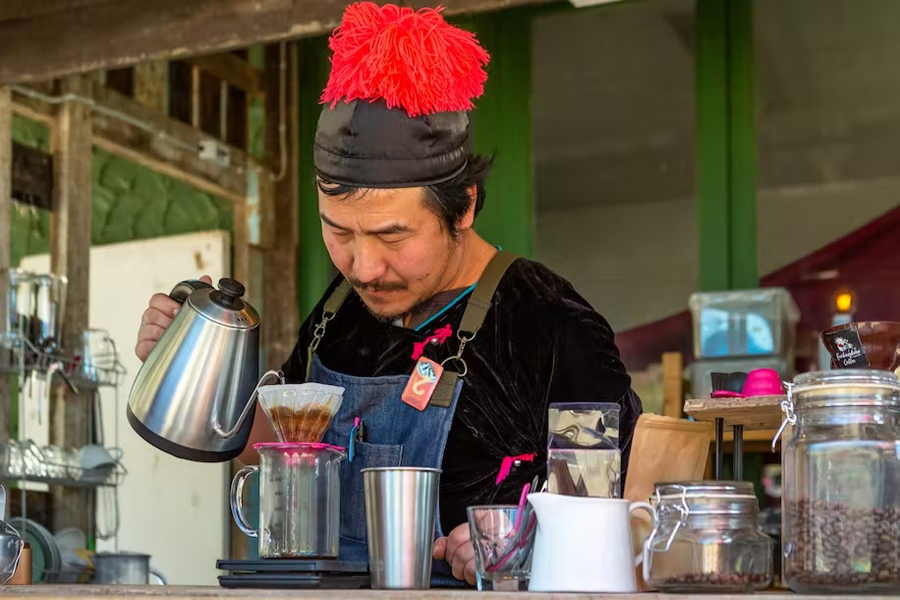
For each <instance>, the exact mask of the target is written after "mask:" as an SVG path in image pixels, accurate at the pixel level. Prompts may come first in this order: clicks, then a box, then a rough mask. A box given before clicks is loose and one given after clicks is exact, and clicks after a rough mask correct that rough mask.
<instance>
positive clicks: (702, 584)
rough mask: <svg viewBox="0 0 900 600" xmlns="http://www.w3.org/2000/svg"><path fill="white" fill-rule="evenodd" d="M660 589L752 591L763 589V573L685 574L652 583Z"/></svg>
mask: <svg viewBox="0 0 900 600" xmlns="http://www.w3.org/2000/svg"><path fill="white" fill-rule="evenodd" d="M654 583H655V584H656V586H657V587H659V588H660V589H671V590H690V589H694V588H710V587H715V588H719V589H735V590H752V589H754V588H761V587H765V586H766V585H768V583H769V578H768V577H767V576H766V574H765V573H685V574H683V575H677V576H675V577H668V578H666V579H663V580H662V581H657V582H654Z"/></svg>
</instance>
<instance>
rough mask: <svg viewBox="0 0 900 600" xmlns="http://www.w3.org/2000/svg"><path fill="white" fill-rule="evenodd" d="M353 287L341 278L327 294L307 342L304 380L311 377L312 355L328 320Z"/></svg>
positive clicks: (323, 333)
mask: <svg viewBox="0 0 900 600" xmlns="http://www.w3.org/2000/svg"><path fill="white" fill-rule="evenodd" d="M352 289H353V287H352V286H351V285H350V282H348V281H347V280H346V279H342V280H341V283H340V284H338V286H337V288H335V290H334V291H333V292H331V295H330V296H328V300H326V301H325V306H324V307H323V308H322V320H321V321H319V323H318V325H316V329H315V331H314V332H313V339H312V341H311V342H310V343H309V348H307V349H306V381H307V382H309V380H310V379H311V378H312V366H313V357H315V355H316V349H318V347H319V344H320V343H321V342H322V338H323V337H325V328H326V327H327V326H328V322H329V321H331V320H332V319H333V318H334V315H336V314H337V312H338V311H339V310H340V309H341V306H343V304H344V301H345V300H346V299H347V296H349V295H350V291H351V290H352Z"/></svg>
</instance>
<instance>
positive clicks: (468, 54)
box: [136, 3, 641, 583]
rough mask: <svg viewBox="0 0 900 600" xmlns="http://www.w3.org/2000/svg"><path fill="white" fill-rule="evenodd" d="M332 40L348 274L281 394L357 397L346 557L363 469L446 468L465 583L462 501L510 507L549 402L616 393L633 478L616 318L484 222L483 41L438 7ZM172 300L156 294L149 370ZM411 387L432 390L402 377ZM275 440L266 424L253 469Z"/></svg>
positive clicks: (305, 335)
mask: <svg viewBox="0 0 900 600" xmlns="http://www.w3.org/2000/svg"><path fill="white" fill-rule="evenodd" d="M331 49H332V50H333V52H334V57H333V60H332V71H331V77H330V79H329V82H328V85H327V87H326V89H325V92H324V94H323V101H324V102H326V103H328V104H327V105H326V106H325V107H324V108H323V111H322V114H321V117H320V119H319V124H318V129H317V131H316V140H315V144H316V145H315V152H314V159H315V167H316V171H317V180H316V185H317V187H318V196H319V213H320V217H321V221H322V236H323V238H324V241H325V245H326V247H327V248H328V253H329V255H330V257H331V259H332V261H333V262H334V264H335V265H336V267H337V268H338V270H339V271H340V273H341V277H339V278H337V279H336V280H335V281H334V282H332V284H331V285H330V286H329V289H328V290H327V291H326V292H325V294H324V296H323V297H322V300H321V301H320V302H319V304H318V305H317V306H316V307H315V309H314V310H313V312H312V314H311V315H310V317H309V319H308V320H307V321H306V322H305V323H304V324H303V326H302V327H301V330H300V335H299V340H298V342H297V346H296V348H295V350H294V352H293V353H292V355H291V356H290V357H289V358H288V359H287V362H286V363H285V364H284V366H283V369H282V370H283V371H284V373H285V375H286V378H287V380H288V382H290V383H294V382H303V381H306V380H311V381H316V382H320V383H328V384H334V385H339V386H342V387H344V388H345V390H346V391H345V394H344V399H343V404H342V406H341V409H340V411H339V413H338V414H337V415H336V416H335V418H334V420H333V423H332V425H331V428H330V429H329V431H328V433H327V434H326V437H325V440H324V441H326V442H328V443H331V444H335V445H339V446H348V444H353V445H354V460H353V461H352V462H349V461H348V462H345V463H344V469H343V473H342V480H341V495H342V511H341V513H342V514H341V558H342V559H344V560H367V558H368V556H367V547H366V542H365V540H366V532H365V514H364V510H363V508H362V507H363V506H364V501H363V485H362V477H361V475H360V470H361V469H363V468H367V467H375V466H396V465H414V466H425V467H440V468H442V469H443V473H442V476H441V490H440V499H439V515H438V529H439V531H438V538H437V540H436V542H435V547H434V556H435V558H436V559H438V560H444V561H446V563H447V564H448V565H449V569H450V570H451V571H452V574H453V576H454V577H456V578H457V579H459V580H466V581H467V582H469V583H473V582H474V581H475V565H474V549H473V546H472V544H471V542H470V541H469V530H468V526H467V521H466V507H467V506H471V505H475V504H489V503H515V502H517V501H518V499H519V495H520V493H521V490H522V487H523V485H524V484H525V483H526V482H531V481H532V479H533V478H534V477H535V475H541V476H543V475H544V474H545V470H546V443H547V412H548V405H549V403H551V402H591V401H605V402H617V403H618V404H619V405H620V406H621V417H620V418H621V421H620V440H621V441H620V446H621V447H622V450H623V459H622V465H623V470H624V469H625V468H626V466H627V464H628V452H629V447H630V440H631V434H632V431H633V429H634V425H635V423H636V421H637V418H638V416H639V414H640V412H641V405H640V400H639V399H638V398H637V396H636V395H635V394H634V393H633V392H632V391H631V389H630V385H631V381H630V378H629V376H628V375H627V373H626V371H625V368H624V366H623V364H622V362H621V360H620V359H619V353H618V350H617V349H616V346H615V344H614V341H613V332H612V330H611V329H610V326H609V324H608V323H607V322H606V321H605V320H604V319H603V318H602V317H601V316H600V315H598V314H597V313H596V312H594V310H593V309H592V308H591V307H590V306H589V305H588V303H587V302H586V301H585V300H584V299H583V298H581V297H580V296H579V295H578V294H577V293H576V292H575V290H574V289H573V288H572V286H571V285H570V284H569V283H568V282H566V281H565V280H563V279H562V278H560V277H559V276H557V275H555V274H554V273H552V272H551V271H549V270H548V269H547V268H545V267H543V266H541V265H540V264H537V263H535V262H531V261H528V260H525V259H518V260H514V259H515V257H510V256H509V255H507V254H506V253H503V252H498V249H497V248H496V247H494V246H492V245H491V244H490V243H488V242H487V241H485V240H484V239H482V238H481V237H480V236H479V235H478V234H477V233H476V232H475V230H474V229H473V224H474V221H475V218H476V216H477V214H478V212H479V211H480V210H481V208H482V206H483V205H484V202H485V199H486V193H485V188H484V182H485V179H486V178H487V176H488V173H489V171H490V167H491V160H490V159H488V158H485V157H482V156H476V155H473V154H472V153H471V151H470V141H469V119H468V114H467V111H468V110H469V109H470V108H471V107H472V99H473V98H476V97H478V96H479V95H480V94H481V92H482V88H483V83H484V81H485V78H486V74H485V72H484V69H483V66H484V65H485V64H486V63H487V61H488V55H487V53H486V52H485V51H484V50H483V49H482V48H481V47H480V46H479V45H478V43H477V42H476V41H475V39H474V37H473V36H472V35H471V34H469V33H467V32H464V31H461V30H459V29H457V28H454V27H451V26H449V25H448V24H447V23H446V22H444V20H443V19H442V17H441V16H440V14H439V12H437V11H434V10H431V9H423V10H421V11H417V12H415V11H413V10H412V9H409V8H399V7H397V6H393V5H387V6H382V7H378V6H376V5H375V4H372V3H359V4H353V5H351V6H349V7H348V8H347V11H346V13H345V15H344V19H343V21H342V24H341V26H340V27H339V28H338V29H337V30H336V31H335V33H334V35H333V36H332V38H331ZM207 282H209V281H208V279H207ZM494 288H496V289H495V290H494ZM177 306H178V305H177V304H176V303H175V302H173V301H172V300H171V299H169V298H168V297H167V296H165V295H160V294H158V295H156V296H154V297H153V299H151V301H150V307H149V308H148V309H147V311H146V312H145V313H144V317H143V320H142V326H141V329H140V333H139V336H138V338H139V339H138V344H137V348H136V352H137V354H138V356H139V357H140V358H141V359H142V360H143V359H145V358H146V357H147V355H148V354H149V352H150V350H151V349H152V347H153V346H154V345H155V343H156V341H157V340H158V339H159V337H160V335H161V334H162V332H163V331H164V330H165V328H166V327H167V326H168V325H169V324H170V323H171V322H172V319H173V316H174V311H175V309H176V308H177ZM270 318H277V317H270ZM429 376H430V377H429ZM416 377H420V378H421V377H425V381H426V382H431V383H432V385H434V382H435V381H436V387H433V388H431V389H429V388H430V387H431V386H429V385H425V386H424V387H423V386H422V385H411V384H410V380H411V378H412V379H414V380H415V378H416ZM415 381H418V382H419V383H421V380H415ZM423 390H424V391H423ZM360 421H361V422H362V425H363V427H362V428H358V427H355V425H356V424H357V423H358V422H360ZM360 429H361V430H362V431H360ZM272 439H273V434H272V431H271V430H270V429H269V426H268V423H267V421H266V419H265V417H264V416H263V415H261V414H257V416H256V419H255V421H254V425H253V432H252V434H251V440H250V443H248V445H247V450H246V451H245V452H244V454H243V455H242V456H241V458H242V460H244V461H245V462H255V461H256V460H257V457H256V456H255V451H253V450H252V444H253V443H256V442H260V441H271V440H272ZM445 532H446V533H447V535H446V536H445V535H444V533H445Z"/></svg>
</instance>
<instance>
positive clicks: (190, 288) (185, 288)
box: [169, 279, 215, 304]
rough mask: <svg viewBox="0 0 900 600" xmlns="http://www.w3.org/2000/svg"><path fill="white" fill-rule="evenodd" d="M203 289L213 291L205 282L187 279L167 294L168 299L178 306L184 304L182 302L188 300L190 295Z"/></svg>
mask: <svg viewBox="0 0 900 600" xmlns="http://www.w3.org/2000/svg"><path fill="white" fill-rule="evenodd" d="M205 289H210V290H212V289H215V288H213V286H211V285H209V284H208V283H206V282H205V281H200V280H199V279H187V280H185V281H182V282H181V283H179V284H178V285H176V286H175V287H174V288H172V291H171V292H169V298H171V299H172V300H174V301H175V302H177V303H178V304H184V301H185V300H187V299H188V296H190V295H191V294H192V293H194V292H196V291H197V290H205Z"/></svg>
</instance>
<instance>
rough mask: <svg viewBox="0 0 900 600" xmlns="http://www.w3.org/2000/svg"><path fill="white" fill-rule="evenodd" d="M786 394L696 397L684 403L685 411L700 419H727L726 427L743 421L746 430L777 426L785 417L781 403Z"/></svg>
mask: <svg viewBox="0 0 900 600" xmlns="http://www.w3.org/2000/svg"><path fill="white" fill-rule="evenodd" d="M785 398H786V396H755V397H752V398H696V399H691V400H688V401H687V402H685V403H684V412H685V413H687V414H689V415H690V416H692V417H694V418H695V419H697V420H698V421H715V420H716V419H724V420H725V427H726V430H727V429H729V428H731V427H732V426H734V425H743V426H744V429H745V431H752V430H777V429H778V428H779V427H781V421H782V419H784V414H783V413H782V412H781V403H782V402H783V401H784V399H785ZM745 439H746V438H745Z"/></svg>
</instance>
